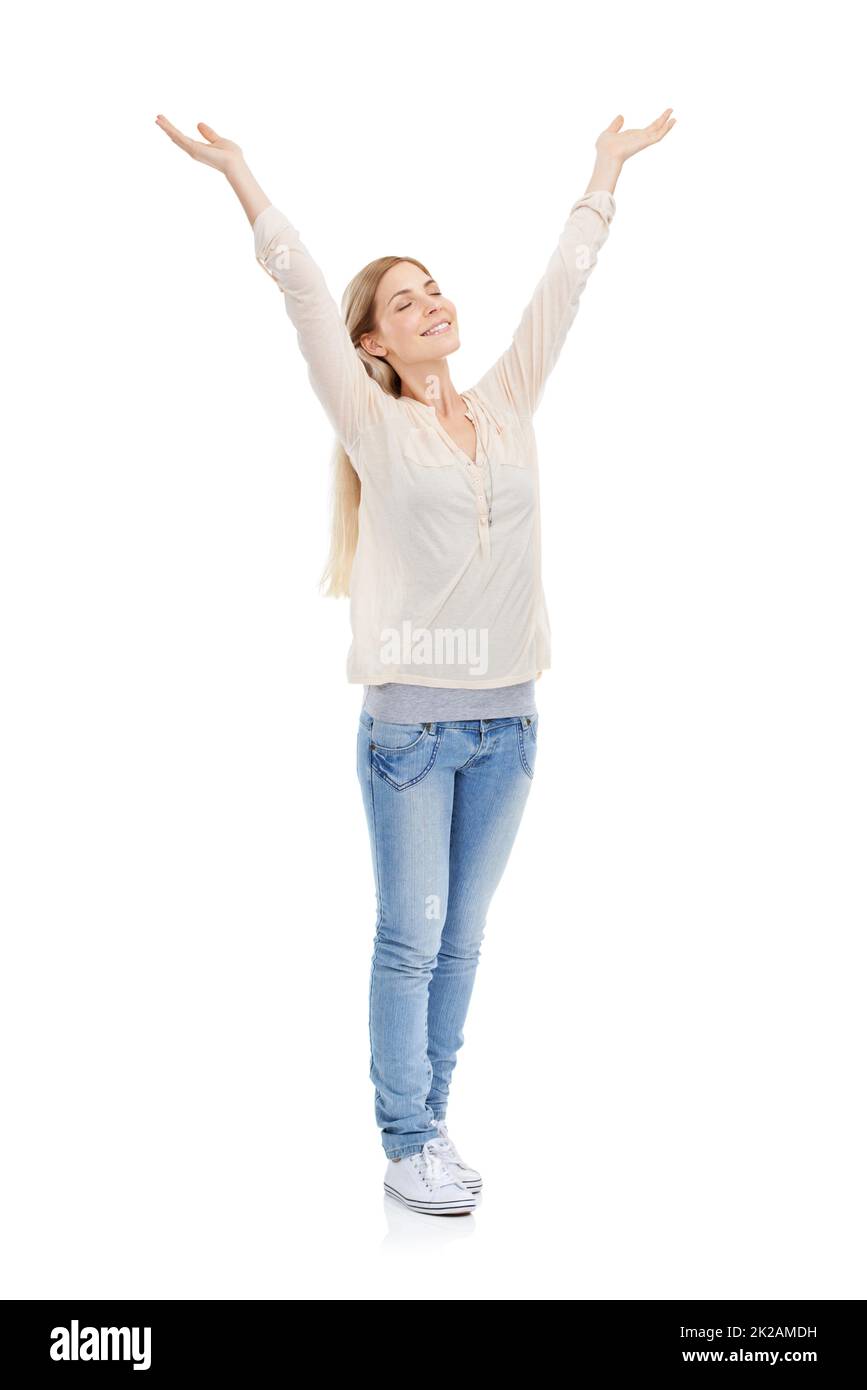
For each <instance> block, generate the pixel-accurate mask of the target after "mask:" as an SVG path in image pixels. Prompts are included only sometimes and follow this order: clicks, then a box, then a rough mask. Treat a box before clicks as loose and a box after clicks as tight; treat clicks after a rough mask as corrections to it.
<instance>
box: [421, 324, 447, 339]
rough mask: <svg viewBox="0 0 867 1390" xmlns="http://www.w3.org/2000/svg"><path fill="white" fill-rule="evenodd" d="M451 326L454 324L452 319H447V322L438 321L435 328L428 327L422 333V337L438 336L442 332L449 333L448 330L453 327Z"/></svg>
mask: <svg viewBox="0 0 867 1390" xmlns="http://www.w3.org/2000/svg"><path fill="white" fill-rule="evenodd" d="M451 326H452V325H451V321H450V320H446V322H445V323H438V324H437V325H436V326H435V327H434V328H428V329H427V330H426V332H424V333H422V334H421V337H422V338H436V337H438V336H439V335H440V334H441V333H448V331H449V329H450V328H451Z"/></svg>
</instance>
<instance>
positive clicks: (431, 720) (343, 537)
mask: <svg viewBox="0 0 867 1390" xmlns="http://www.w3.org/2000/svg"><path fill="white" fill-rule="evenodd" d="M670 116H671V107H669V108H668V109H667V110H666V111H663V113H662V115H661V116H659V117H658V119H657V120H655V121H654V122H652V124H651V125H649V126H647V127H646V128H645V129H643V130H623V129H622V125H623V117H622V116H617V117H615V119H614V120H613V121H612V122H611V124H610V125H609V126H608V127H607V129H605V130H604V131H603V132H602V134H601V135H600V136H599V138H598V140H597V141H596V163H595V166H594V169H593V173H592V175H591V178H590V182H589V183H588V185H587V189H586V191H585V193H584V194H583V196H582V197H580V198H579V199H578V200H577V202H575V203H574V204H573V205H572V208H571V209H570V212H569V215H568V218H567V220H566V223H565V226H564V227H563V230H562V231H561V233H560V238H559V241H558V244H557V246H556V248H555V250H554V253H553V255H552V256H551V259H550V261H549V262H548V266H547V268H546V270H545V273H544V275H543V276H542V279H541V280H540V281H539V283H538V285H537V286H536V289H535V290H534V292H533V295H532V297H531V299H530V302H529V304H528V305H527V306H526V308H525V310H524V313H523V316H522V318H521V320H520V323H519V324H518V328H517V330H516V332H515V335H514V338H513V340H512V342H511V344H510V346H509V347H508V348H507V349H506V351H505V352H504V353H503V354H502V356H501V357H499V358H498V360H497V361H496V362H495V363H494V365H493V366H492V367H491V368H490V370H489V371H488V372H486V373H485V375H484V376H482V377H481V379H480V380H479V381H478V382H477V383H476V384H475V386H473V387H472V388H471V389H469V390H467V391H464V392H460V393H459V392H458V391H457V390H456V389H455V387H454V385H453V383H452V380H451V377H450V375H449V365H448V357H449V355H450V354H451V353H453V352H455V351H456V349H457V348H458V347H459V346H460V338H459V333H458V313H457V309H456V307H455V305H454V303H453V302H452V301H451V300H450V299H447V298H445V296H444V294H443V292H442V290H441V288H440V285H439V283H438V282H437V280H436V279H435V278H434V277H433V276H432V275H431V272H430V270H429V269H428V268H427V266H425V265H423V264H422V262H421V261H418V260H416V259H415V258H414V257H412V256H383V257H380V258H379V259H378V260H375V261H371V262H370V264H369V265H366V266H365V267H364V269H363V270H361V271H359V273H358V274H357V275H356V276H355V278H354V279H353V280H352V281H351V283H350V284H349V286H348V287H347V290H346V293H345V294H344V296H343V303H342V311H341V310H339V309H338V307H337V305H336V303H335V302H334V300H333V299H332V298H331V295H330V294H329V291H328V289H327V286H326V284H325V281H324V279H323V277H322V274H321V272H320V270H319V268H318V266H317V265H316V263H315V261H314V260H313V259H312V257H311V255H310V252H309V251H308V250H307V248H306V246H304V244H303V243H302V242H301V240H300V237H299V235H298V232H297V230H296V228H295V227H294V226H293V225H292V223H291V222H290V221H289V220H288V219H287V218H286V217H285V216H284V215H283V213H282V212H280V211H279V210H278V209H277V208H276V207H275V206H274V205H273V204H272V203H271V202H270V201H269V199H268V198H267V197H266V195H265V194H264V193H263V191H262V189H261V188H260V186H259V185H258V184H257V183H256V181H255V179H254V178H253V175H252V174H251V172H250V170H249V169H248V167H247V165H246V163H245V161H244V157H243V154H242V151H241V150H240V148H239V147H238V146H237V145H236V144H233V142H232V141H231V140H225V139H222V138H221V137H220V136H218V135H217V133H216V131H214V130H212V129H211V127H210V126H207V125H205V124H204V123H203V122H200V123H199V125H198V129H199V131H200V132H201V134H202V135H203V136H204V142H203V141H198V140H192V139H190V138H189V137H187V136H185V135H183V134H181V132H180V131H179V130H177V129H176V128H175V127H174V126H173V125H171V123H170V122H169V121H167V120H166V119H165V117H164V116H158V117H157V123H158V124H159V125H160V126H161V127H162V129H163V130H164V131H165V132H166V134H167V135H169V136H170V138H171V139H172V140H173V141H174V142H175V144H176V145H179V146H180V148H181V149H183V150H185V151H186V152H187V154H189V155H191V156H192V158H193V159H196V160H198V161H199V162H200V163H203V164H209V165H210V166H211V167H212V168H214V169H217V170H219V171H220V172H221V173H223V174H224V175H225V176H226V178H227V179H228V181H229V183H230V184H231V186H232V188H233V189H234V190H235V192H236V194H237V195H238V198H239V199H240V201H241V204H242V206H243V208H244V211H245V212H246V214H247V217H248V219H249V221H250V224H251V226H252V228H253V238H254V249H255V254H256V257H257V259H258V260H259V262H260V264H261V265H262V266H263V267H264V269H265V270H266V271H267V272H268V274H269V275H270V276H271V277H272V279H273V280H274V281H275V283H276V285H277V286H278V288H279V290H280V292H281V293H282V295H283V299H284V304H285V308H286V312H287V313H288V315H289V317H290V319H291V320H292V322H293V324H294V326H295V328H296V330H297V335H298V344H299V347H300V349H301V352H302V354H303V355H304V357H305V359H306V361H307V364H308V369H309V377H310V381H311V384H312V386H313V388H314V390H315V392H316V394H317V396H318V397H319V400H320V401H321V403H322V406H323V408H324V410H325V412H326V415H327V416H328V419H329V421H330V423H331V425H332V427H333V429H334V432H335V435H336V447H335V453H334V467H335V473H334V484H335V487H334V506H333V522H332V536H331V551H330V555H329V561H328V565H327V567H326V571H325V574H324V575H323V581H327V589H326V592H327V593H328V594H330V595H333V596H335V597H337V596H340V595H342V594H348V595H349V598H350V619H351V626H352V645H351V648H350V652H349V658H348V662H347V675H348V678H349V680H350V681H353V682H356V683H358V684H361V685H363V686H364V699H363V703H362V708H361V713H360V717H359V726H358V740H357V773H358V779H359V783H360V786H361V792H362V797H363V802H364V809H365V813H366V818H367V824H368V830H369V836H370V847H371V853H372V859H373V872H374V880H375V885H376V896H377V905H378V914H377V922H376V932H375V936H374V950H373V960H372V964H371V972H370V1014H369V1026H370V1079H371V1080H372V1082H373V1084H374V1088H375V1091H374V1108H375V1116H376V1121H377V1125H378V1127H379V1129H380V1131H381V1137H382V1143H383V1147H384V1149H385V1153H386V1156H387V1159H388V1163H387V1168H386V1176H385V1190H386V1192H387V1193H389V1194H390V1195H391V1196H393V1197H394V1198H396V1199H397V1200H398V1201H400V1202H402V1203H404V1205H406V1206H407V1207H409V1208H410V1209H411V1210H413V1211H419V1212H427V1213H435V1214H440V1215H457V1214H465V1213H467V1212H469V1211H471V1210H473V1208H474V1207H475V1206H476V1204H477V1201H478V1192H479V1190H480V1188H481V1178H480V1176H479V1174H478V1172H477V1171H476V1170H475V1169H473V1168H471V1167H470V1166H469V1165H468V1164H467V1163H465V1162H464V1161H463V1159H462V1158H461V1156H460V1154H459V1152H458V1150H457V1148H456V1146H455V1144H454V1142H453V1140H452V1139H451V1137H450V1136H449V1133H448V1130H447V1128H446V1125H445V1115H446V1107H447V1104H448V1097H449V1088H450V1084H451V1077H452V1072H453V1070H454V1066H455V1062H456V1056H457V1052H458V1049H459V1048H460V1047H461V1045H462V1043H463V1040H464V1034H463V1028H464V1022H465V1019H466V1016H467V1011H468V1008H469V1003H470V996H471V994H472V989H473V982H474V979H475V974H476V968H477V965H478V960H479V954H480V947H481V942H482V937H483V934H484V927H485V921H486V915H487V911H488V907H489V904H490V902H491V899H492V896H493V894H494V891H495V889H496V887H497V884H498V883H499V881H500V878H501V876H502V873H503V870H504V868H505V866H506V862H507V860H508V857H509V853H510V851H511V848H512V845H513V843H514V840H515V836H516V834H517V831H518V826H519V824H520V821H521V816H522V813H523V810H524V806H525V804H526V801H527V796H528V794H529V791H530V786H531V783H532V779H533V773H534V768H535V763H536V750H537V746H538V719H539V717H538V712H537V710H536V704H535V699H534V684H535V680H536V678H537V677H538V676H540V675H541V673H542V671H543V670H546V669H547V668H548V667H549V665H550V657H549V643H550V634H549V626H548V614H547V609H546V605H545V597H544V594H543V592H542V582H541V565H540V518H539V489H538V466H537V458H536V445H535V436H534V432H533V423H532V421H533V416H534V414H535V412H536V409H537V407H538V405H539V402H540V400H541V397H542V393H543V390H544V387H545V382H546V380H547V378H548V375H549V373H550V372H551V369H552V368H553V366H554V364H555V362H556V361H557V358H558V356H559V353H560V350H561V348H562V346H563V343H564V341H565V338H566V334H567V333H568V331H569V328H570V326H571V324H572V322H573V320H574V318H575V315H576V313H577V310H578V301H579V297H580V295H581V292H582V290H583V288H584V286H585V284H586V282H587V278H588V276H589V274H590V272H591V271H592V269H593V267H594V266H595V264H596V258H597V253H598V251H599V250H600V248H601V246H602V245H603V243H604V242H605V240H606V238H607V236H608V227H609V224H610V222H611V219H612V217H613V216H614V212H615V203H614V198H613V196H612V195H613V193H614V188H615V185H616V183H617V179H618V177H619V174H620V170H621V168H622V166H623V163H624V161H625V160H627V159H629V158H630V157H631V156H632V155H634V154H636V153H637V152H638V151H639V150H642V149H644V148H646V146H648V145H651V144H654V143H656V141H658V140H660V139H661V138H662V137H663V136H664V135H666V134H667V132H668V131H669V130H670V129H671V127H672V126H673V125H674V123H675V122H674V119H673V118H671V119H669V118H670Z"/></svg>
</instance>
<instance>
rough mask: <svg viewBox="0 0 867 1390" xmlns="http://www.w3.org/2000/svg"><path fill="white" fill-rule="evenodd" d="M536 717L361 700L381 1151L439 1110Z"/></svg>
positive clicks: (405, 1141)
mask: <svg viewBox="0 0 867 1390" xmlns="http://www.w3.org/2000/svg"><path fill="white" fill-rule="evenodd" d="M537 726H538V715H532V716H529V715H522V716H514V717H512V718H509V719H459V720H450V721H439V722H437V721H435V722H433V723H424V724H389V723H386V722H385V721H383V720H381V719H374V718H372V716H371V715H369V714H368V713H367V711H366V710H363V711H362V713H361V716H360V719H359V725H358V780H359V782H360V784H361V791H362V796H363V799H364V809H365V814H366V816H367V824H368V829H369V832H370V848H371V853H372V856H373V873H374V881H375V886H376V904H377V918H376V934H375V937H374V948H373V960H372V963H371V969H370V1013H369V1028H370V1079H371V1081H372V1082H373V1084H374V1087H375V1095H374V1110H375V1115H376V1123H377V1125H378V1127H379V1128H380V1130H381V1131H382V1143H383V1147H384V1149H385V1152H386V1154H387V1156H388V1157H389V1158H402V1157H403V1156H404V1154H411V1153H417V1152H418V1151H419V1150H420V1149H421V1148H422V1147H423V1145H424V1144H425V1143H426V1141H427V1140H428V1139H434V1138H436V1133H437V1131H436V1121H437V1120H438V1119H444V1118H445V1114H446V1106H447V1103H448V1096H449V1085H450V1082H451V1076H452V1072H453V1070H454V1066H455V1061H456V1058H457V1052H458V1049H459V1048H460V1046H461V1044H462V1043H463V1040H464V1033H463V1029H464V1021H465V1019H466V1015H467V1010H468V1008H469V1003H470V995H471V994H472V990H473V983H474V980H475V975H476V967H477V965H478V961H479V952H480V947H481V942H482V937H483V935H484V929H485V920H486V917H487V912H488V906H489V904H490V901H491V898H492V897H493V894H494V890H495V889H496V887H497V884H498V883H499V881H500V878H501V876H502V873H503V870H504V869H505V867H506V861H507V860H508V857H509V853H510V851H511V848H512V845H513V843H514V840H515V835H516V834H517V830H518V826H519V824H520V821H521V816H522V814H523V811H524V806H525V805H526V801H527V797H528V795H529V792H530V787H531V785H532V779H533V771H534V767H535V761H536V734H537Z"/></svg>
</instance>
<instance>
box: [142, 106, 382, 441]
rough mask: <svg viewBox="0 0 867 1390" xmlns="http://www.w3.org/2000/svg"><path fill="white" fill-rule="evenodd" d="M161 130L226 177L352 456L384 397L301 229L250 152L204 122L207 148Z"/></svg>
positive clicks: (174, 131) (323, 399) (200, 127)
mask: <svg viewBox="0 0 867 1390" xmlns="http://www.w3.org/2000/svg"><path fill="white" fill-rule="evenodd" d="M157 124H158V125H159V126H161V127H162V129H163V130H165V132H166V134H167V135H168V136H169V137H170V138H171V139H172V140H173V141H174V143H175V144H176V145H179V146H180V148H181V149H183V150H185V151H186V153H187V154H188V155H190V157H191V158H193V159H195V160H198V161H199V162H200V163H202V164H208V165H210V166H211V168H214V169H217V170H219V172H221V173H223V174H225V176H226V178H227V179H228V181H229V183H230V184H231V185H232V188H233V189H234V190H235V193H236V194H237V196H238V198H239V200H240V202H241V205H242V207H243V208H244V211H245V213H246V214H247V218H248V220H249V222H250V225H251V226H252V228H253V246H254V251H255V255H256V259H257V260H258V262H259V264H260V265H261V266H262V267H263V269H264V270H265V271H267V273H268V275H270V277H271V279H272V280H273V281H274V282H275V284H276V285H277V287H278V288H279V289H280V291H281V293H282V294H283V299H284V303H285V307H286V312H287V314H288V315H289V317H290V319H291V320H292V322H293V324H294V325H295V328H296V330H297V335H298V346H299V348H300V349H301V353H302V356H303V357H304V358H305V360H306V362H307V368H308V376H309V378H310V383H311V385H312V387H313V389H314V391H315V392H316V394H317V396H318V397H319V400H320V402H321V404H322V407H323V409H324V411H325V413H326V415H327V417H328V419H329V422H330V424H331V426H332V428H333V430H334V432H335V434H336V435H337V436H338V438H339V439H340V442H341V443H342V445H343V447H344V449H346V451H347V453H349V452H350V451H351V449H352V448H353V447H354V445H355V443H356V441H357V440H358V437H359V435H360V434H361V433H362V432H363V431H364V430H365V429H366V428H368V426H369V425H371V424H373V423H375V422H376V421H377V420H378V419H379V418H380V414H381V408H382V396H383V391H382V388H381V387H380V386H378V385H377V383H376V382H375V381H374V380H373V378H372V377H371V376H370V375H369V374H368V372H367V370H366V368H365V366H364V363H363V362H362V361H361V358H360V357H359V356H358V353H357V352H356V350H355V348H354V346H353V344H352V339H351V338H350V336H349V333H348V332H347V329H346V324H345V322H344V320H343V316H342V314H341V312H340V309H339V308H338V306H337V304H336V302H335V300H334V299H333V298H332V296H331V293H330V291H329V289H328V286H327V285H326V283H325V279H324V277H323V275H322V272H321V270H320V269H319V267H318V265H317V264H316V262H315V261H314V259H313V257H312V256H311V255H310V252H309V251H308V250H307V248H306V246H305V245H304V244H303V242H302V241H301V239H300V237H299V235H298V232H297V230H296V228H295V227H294V226H293V225H292V223H291V222H290V221H289V219H288V218H287V217H286V216H285V215H284V214H283V213H282V212H280V210H279V209H278V208H276V207H275V206H274V204H273V203H272V202H271V201H270V199H269V198H268V196H267V195H266V194H265V193H264V192H263V190H262V188H261V187H260V185H259V184H258V183H257V182H256V180H255V179H254V177H253V175H252V173H251V172H250V170H249V168H248V167H247V164H246V162H245V160H244V155H243V151H242V150H241V148H240V146H239V145H236V144H235V143H234V142H233V141H231V140H225V139H223V138H222V137H220V136H218V135H217V133H216V131H215V130H213V129H212V128H211V127H210V126H208V125H205V123H204V122H203V121H200V122H199V124H198V127H197V128H198V130H199V131H201V133H202V135H204V136H205V141H206V142H207V143H204V142H202V141H200V140H192V139H190V137H189V136H186V135H184V134H183V133H182V132H181V131H179V130H177V129H176V127H175V126H173V125H172V124H171V123H170V122H169V121H167V120H166V118H165V117H164V116H158V117H157Z"/></svg>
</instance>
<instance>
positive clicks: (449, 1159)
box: [429, 1120, 482, 1192]
mask: <svg viewBox="0 0 867 1390" xmlns="http://www.w3.org/2000/svg"><path fill="white" fill-rule="evenodd" d="M436 1124H437V1130H438V1138H436V1139H431V1140H429V1143H430V1144H431V1147H432V1148H433V1151H434V1153H436V1154H438V1156H439V1157H440V1158H441V1159H442V1161H443V1163H444V1164H445V1165H446V1167H447V1168H448V1169H449V1170H450V1171H451V1172H452V1174H453V1175H454V1176H455V1177H456V1178H457V1179H458V1180H459V1181H460V1182H462V1183H463V1184H464V1186H465V1187H468V1188H469V1189H470V1191H471V1192H481V1190H482V1176H481V1173H477V1172H476V1170H475V1168H471V1167H470V1165H469V1164H468V1163H465V1162H464V1160H463V1159H462V1158H461V1156H460V1154H459V1153H458V1151H457V1149H456V1148H455V1141H454V1139H451V1138H450V1137H449V1132H448V1130H447V1129H446V1124H445V1120H437V1122H436Z"/></svg>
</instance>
